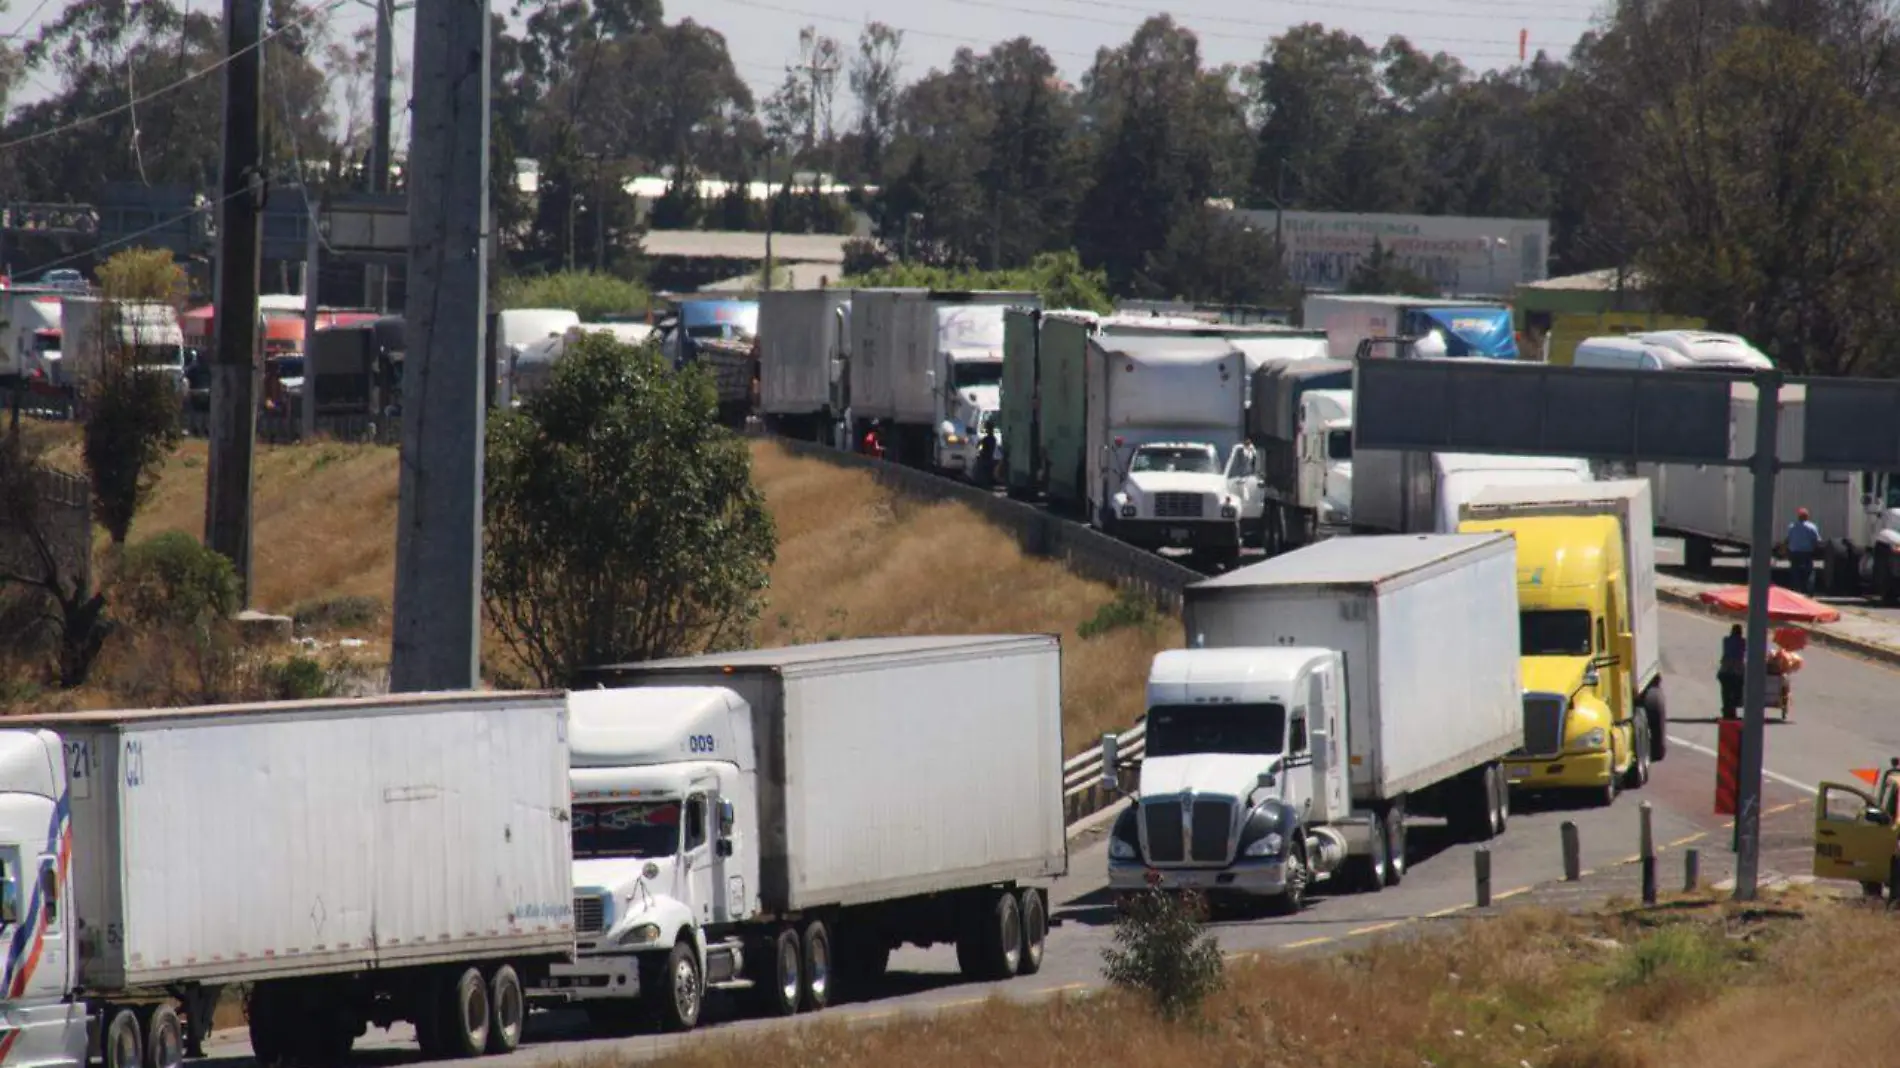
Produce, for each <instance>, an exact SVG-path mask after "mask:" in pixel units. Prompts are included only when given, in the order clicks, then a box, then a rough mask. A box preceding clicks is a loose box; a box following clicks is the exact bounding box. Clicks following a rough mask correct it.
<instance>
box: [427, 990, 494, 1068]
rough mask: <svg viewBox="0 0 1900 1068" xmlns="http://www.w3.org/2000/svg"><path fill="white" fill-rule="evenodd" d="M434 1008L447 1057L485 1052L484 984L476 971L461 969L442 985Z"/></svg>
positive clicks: (468, 1055) (485, 999)
mask: <svg viewBox="0 0 1900 1068" xmlns="http://www.w3.org/2000/svg"><path fill="white" fill-rule="evenodd" d="M440 1000H441V1004H440V1005H439V1006H438V1007H437V1009H436V1020H437V1025H438V1026H439V1027H440V1028H441V1030H440V1032H439V1035H438V1037H439V1039H440V1041H441V1043H442V1046H443V1051H442V1052H443V1053H444V1054H445V1055H446V1056H449V1057H456V1058H463V1057H479V1056H481V1055H482V1053H483V1051H485V1050H487V1049H488V1016H489V1007H488V981H487V980H486V979H483V978H482V973H481V970H480V969H478V968H464V969H462V971H461V972H460V974H458V975H456V977H455V979H454V981H453V982H448V983H444V984H442V987H441V995H440Z"/></svg>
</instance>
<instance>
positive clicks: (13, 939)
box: [0, 693, 574, 1068]
mask: <svg viewBox="0 0 1900 1068" xmlns="http://www.w3.org/2000/svg"><path fill="white" fill-rule="evenodd" d="M567 763H568V760H567V708H566V704H565V702H564V700H563V698H562V697H561V695H559V694H548V693H507V694H426V695H420V694H419V695H405V696H401V697H379V698H366V699H359V700H330V701H292V702H280V703H270V704H257V705H226V706H219V707H208V708H185V709H166V710H144V711H128V712H75V713H66V714H61V715H48V716H34V717H18V718H13V719H9V720H8V721H7V723H6V728H5V729H4V730H0V924H4V928H5V930H4V932H3V933H4V934H5V935H6V936H7V937H8V941H7V942H6V943H5V944H4V945H5V952H6V967H5V976H6V984H7V985H6V989H5V995H4V1000H0V1009H4V1012H5V1015H6V1027H5V1029H4V1031H0V1056H4V1058H5V1059H6V1060H7V1061H8V1063H27V1064H65V1065H81V1064H84V1063H86V1060H87V1057H88V1049H89V1047H90V1049H91V1055H92V1056H96V1057H99V1058H100V1059H101V1060H102V1061H103V1063H104V1064H105V1065H106V1068H132V1066H136V1065H144V1064H151V1065H176V1064H178V1063H179V1061H180V1059H181V1057H182V1056H184V1055H187V1053H190V1054H191V1055H202V1054H201V1048H202V1041H203V1039H204V1037H205V1034H206V1033H207V1031H208V1029H209V1028H210V1025H211V1013H212V1010H213V1009H214V1007H215V1006H216V1003H217V999H218V993H219V991H220V990H221V989H223V988H225V987H228V986H231V985H233V984H248V985H249V987H250V993H249V999H248V1004H247V1015H248V1017H249V1020H250V1036H251V1046H252V1048H253V1049H254V1051H255V1052H256V1054H257V1057H258V1060H259V1062H260V1063H272V1062H274V1061H276V1060H279V1059H285V1060H288V1061H291V1062H293V1063H304V1064H335V1063H338V1062H339V1061H341V1060H342V1059H343V1058H344V1057H345V1055H347V1053H348V1052H349V1049H350V1046H351V1043H352V1042H353V1041H354V1040H355V1039H356V1038H357V1036H359V1035H361V1034H363V1033H364V1029H365V1027H366V1025H368V1024H371V1023H374V1024H377V1025H379V1026H387V1025H388V1024H390V1023H392V1022H394V1021H397V1020H408V1021H412V1022H413V1023H414V1024H415V1025H416V1034H417V1040H418V1042H419V1044H420V1045H421V1046H422V1048H423V1050H424V1052H425V1053H428V1054H431V1055H434V1056H441V1057H472V1056H476V1055H479V1054H481V1053H483V1052H506V1051H509V1050H512V1049H513V1048H514V1047H515V1045H516V1044H517V1043H519V1042H520V1040H521V1027H522V1022H523V1020H524V1018H525V1007H526V1004H527V1002H526V999H525V996H524V992H525V989H526V987H527V985H528V984H531V983H534V982H536V981H538V979H539V977H540V976H541V975H542V974H544V973H545V971H546V969H547V968H548V967H549V966H550V965H551V964H552V963H554V962H556V961H560V960H567V959H570V958H571V957H572V955H573V952H574V936H573V920H572V916H571V915H570V910H571V908H572V903H571V900H570V898H569V895H568V888H567V886H568V882H569V879H570V877H571V871H572V858H571V853H570V847H569V833H568V792H567V791H568V787H567Z"/></svg>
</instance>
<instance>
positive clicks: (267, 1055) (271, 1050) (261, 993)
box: [100, 983, 426, 1066]
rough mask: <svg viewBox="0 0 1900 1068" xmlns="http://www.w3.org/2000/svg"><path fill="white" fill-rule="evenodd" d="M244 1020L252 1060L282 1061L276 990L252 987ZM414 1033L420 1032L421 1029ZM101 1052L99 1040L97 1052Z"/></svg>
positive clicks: (266, 986) (283, 1044) (282, 1029)
mask: <svg viewBox="0 0 1900 1068" xmlns="http://www.w3.org/2000/svg"><path fill="white" fill-rule="evenodd" d="M244 1016H245V1021H246V1023H247V1025H248V1027H249V1030H250V1034H251V1058H252V1059H253V1060H255V1061H256V1062H257V1063H258V1064H260V1065H265V1066H269V1065H274V1064H276V1063H278V1062H279V1061H281V1060H282V1059H283V1056H284V1051H285V1050H286V1049H288V1048H289V1045H290V1043H289V1042H288V1041H286V1039H287V1037H288V1036H287V1035H286V1034H285V1030H286V1029H285V1026H284V1014H283V1013H282V1012H280V1011H278V1007H277V994H276V987H275V986H273V985H271V984H268V983H266V984H260V985H258V986H253V987H252V988H251V992H250V996H249V997H248V998H246V999H245V1003H244ZM417 1032H418V1034H419V1033H420V1032H421V1028H420V1027H418V1028H417ZM104 1048H105V1045H104V1042H103V1040H102V1041H101V1043H100V1049H101V1050H103V1049H104ZM425 1052H426V1050H425Z"/></svg>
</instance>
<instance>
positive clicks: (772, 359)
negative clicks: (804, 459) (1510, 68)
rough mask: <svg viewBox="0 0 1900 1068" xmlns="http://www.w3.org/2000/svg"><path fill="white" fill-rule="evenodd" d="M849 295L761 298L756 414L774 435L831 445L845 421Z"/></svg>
mask: <svg viewBox="0 0 1900 1068" xmlns="http://www.w3.org/2000/svg"><path fill="white" fill-rule="evenodd" d="M850 316H851V290H849V289H773V290H768V291H766V292H764V293H761V294H759V411H760V413H761V415H763V417H764V419H765V425H766V427H767V428H768V429H770V430H772V431H773V432H774V433H779V434H785V435H786V436H788V437H794V438H798V439H800V440H803V441H820V442H827V443H830V442H831V439H832V435H833V434H834V433H835V432H836V429H837V423H838V421H839V420H840V419H843V418H844V410H845V404H846V398H845V396H844V385H845V378H844V369H845V347H846V343H847V342H848V341H849V340H850V335H849V334H848V332H847V331H848V327H849V324H850Z"/></svg>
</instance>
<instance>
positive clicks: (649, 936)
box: [619, 923, 660, 946]
mask: <svg viewBox="0 0 1900 1068" xmlns="http://www.w3.org/2000/svg"><path fill="white" fill-rule="evenodd" d="M659 938H660V925H659V924H657V923H643V924H641V925H640V926H638V927H635V928H633V929H632V930H630V931H628V932H627V933H626V934H623V935H621V936H620V940H619V941H620V944H621V945H623V946H638V945H644V944H646V943H648V942H657V941H659Z"/></svg>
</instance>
